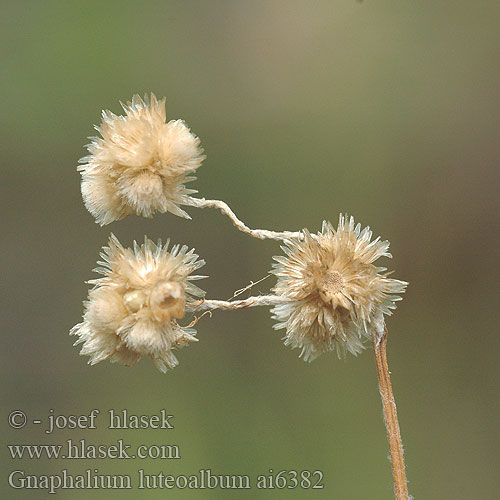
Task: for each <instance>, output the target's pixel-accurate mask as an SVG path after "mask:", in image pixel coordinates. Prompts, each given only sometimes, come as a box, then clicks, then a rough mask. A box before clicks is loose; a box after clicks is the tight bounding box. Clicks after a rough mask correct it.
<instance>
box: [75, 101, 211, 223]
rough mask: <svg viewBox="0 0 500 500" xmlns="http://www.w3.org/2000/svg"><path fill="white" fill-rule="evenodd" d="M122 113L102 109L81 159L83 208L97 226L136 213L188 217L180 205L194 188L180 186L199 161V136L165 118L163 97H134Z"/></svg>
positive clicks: (184, 126)
mask: <svg viewBox="0 0 500 500" xmlns="http://www.w3.org/2000/svg"><path fill="white" fill-rule="evenodd" d="M122 107H123V109H124V111H125V116H117V115H115V114H113V113H111V111H103V112H102V122H101V125H100V126H99V127H96V129H97V131H98V132H99V133H100V134H101V136H102V137H93V138H92V142H91V143H90V144H89V145H88V146H87V149H88V151H89V153H90V154H89V155H88V156H85V157H84V158H82V159H81V160H80V163H82V165H80V166H79V167H78V170H79V171H80V172H81V174H82V195H83V200H84V202H85V206H86V207H87V209H88V210H89V212H90V213H91V214H92V215H93V216H94V217H95V218H96V222H98V223H100V224H101V225H104V224H109V223H110V222H113V221H115V220H118V219H122V218H123V217H125V216H127V215H129V214H131V213H136V214H138V215H142V216H144V217H151V216H152V214H153V213H154V212H155V211H158V212H162V213H164V212H171V213H173V214H175V215H179V216H181V217H186V218H189V215H188V214H187V213H186V212H185V211H184V210H182V209H181V208H180V207H179V205H180V204H186V203H188V201H189V199H190V195H191V194H193V193H196V192H197V191H196V190H192V189H187V188H186V187H185V184H186V183H187V182H189V181H192V180H194V179H195V177H193V176H192V175H191V174H192V173H193V172H194V171H195V170H196V169H197V168H198V167H199V166H200V165H201V162H202V161H203V159H204V156H203V150H202V149H201V147H200V140H199V139H198V137H196V136H195V135H193V134H192V133H191V132H190V130H189V128H188V127H187V126H186V124H185V123H184V122H183V121H182V120H172V121H169V122H168V123H165V122H166V113H165V98H163V99H161V100H160V101H158V100H157V99H156V97H155V96H154V94H151V98H150V99H147V98H145V100H143V99H141V98H140V97H139V96H138V95H134V97H133V98H132V102H128V103H127V104H126V105H123V104H122Z"/></svg>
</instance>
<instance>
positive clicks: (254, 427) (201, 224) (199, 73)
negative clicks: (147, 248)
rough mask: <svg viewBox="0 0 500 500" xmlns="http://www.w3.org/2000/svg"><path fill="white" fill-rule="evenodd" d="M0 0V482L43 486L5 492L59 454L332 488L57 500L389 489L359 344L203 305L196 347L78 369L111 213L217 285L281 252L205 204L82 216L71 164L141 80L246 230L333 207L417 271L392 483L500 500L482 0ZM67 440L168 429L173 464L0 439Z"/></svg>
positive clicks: (206, 181) (342, 494)
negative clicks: (80, 420)
mask: <svg viewBox="0 0 500 500" xmlns="http://www.w3.org/2000/svg"><path fill="white" fill-rule="evenodd" d="M2 12H3V14H2V20H1V30H0V41H1V47H2V65H1V72H2V79H1V83H0V85H1V87H0V90H1V95H2V112H1V134H2V138H3V143H4V144H3V148H2V151H3V159H2V172H1V179H2V182H1V187H0V189H1V197H0V200H1V203H2V214H3V217H2V226H3V227H2V233H1V234H2V238H1V259H2V285H3V286H2V288H3V291H2V302H1V321H2V349H1V350H0V352H1V359H2V363H1V369H2V384H1V385H2V417H1V429H2V433H1V434H2V438H1V439H2V441H3V444H2V457H3V458H2V482H1V486H0V496H2V498H7V499H9V500H10V499H18V498H19V499H27V498H48V497H52V496H49V495H48V494H46V493H45V492H44V491H41V490H38V491H36V490H33V491H27V490H13V489H10V488H8V486H7V475H8V473H9V472H10V471H11V470H14V469H22V470H25V471H26V473H27V474H56V473H58V472H59V471H60V470H61V469H63V468H67V469H68V470H69V471H70V472H71V473H74V474H76V473H81V472H82V471H83V470H85V469H87V468H97V469H99V472H100V473H101V474H112V473H116V474H118V473H122V474H131V475H132V476H133V478H134V480H135V474H136V471H137V470H138V469H144V470H145V471H146V472H147V473H158V472H160V471H164V472H165V473H172V474H192V473H196V472H197V471H198V470H199V469H200V468H211V469H212V472H213V473H215V474H217V473H223V474H248V475H250V476H252V477H254V478H255V476H257V475H258V474H265V473H267V472H268V470H269V469H273V470H274V471H279V470H282V469H286V470H289V469H295V470H298V471H300V470H303V469H305V470H316V469H319V470H322V471H323V472H324V481H323V482H324V485H325V488H324V489H323V490H300V489H297V490H285V491H279V490H257V489H255V488H253V489H252V490H248V491H245V490H243V491H229V490H227V491H223V490H213V491H210V490H198V491H192V490H184V491H179V490H174V491H169V490H150V491H145V490H142V491H137V490H131V491H112V490H93V491H90V490H85V491H82V490H75V491H70V490H61V491H59V493H58V498H63V499H77V498H89V499H101V498H126V499H128V498H131V499H132V498H146V499H147V498H152V499H153V498H163V497H166V498H169V497H173V498H195V499H197V498H207V499H219V498H248V499H268V498H270V499H273V498H297V499H309V498H315V499H327V498H328V499H334V500H351V499H353V500H359V499H370V500H373V499H380V500H384V499H390V498H392V482H391V471H390V464H389V461H388V459H387V455H388V446H387V442H386V437H385V431H384V426H383V420H382V411H381V403H380V400H379V396H378V389H377V382H376V372H375V367H374V360H373V356H372V351H371V349H368V350H367V351H365V352H364V353H363V354H362V355H360V356H359V357H358V358H354V357H352V356H349V357H348V358H347V359H346V360H345V361H344V360H340V361H339V360H338V359H337V358H336V356H334V355H330V356H327V355H324V356H322V357H321V358H319V359H318V360H317V361H315V362H314V363H312V364H305V363H304V362H303V361H302V360H300V359H298V351H292V350H290V349H288V348H285V347H284V346H283V345H282V343H281V340H280V338H281V336H282V332H275V331H274V330H273V329H272V320H271V319H270V315H269V311H268V310H267V309H265V308H262V309H253V310H246V311H240V312H217V313H216V314H214V316H213V318H212V319H209V318H203V320H201V321H200V323H198V336H199V339H200V342H199V343H197V344H194V345H192V346H190V347H189V348H186V349H184V350H183V351H181V352H180V353H179V356H178V357H179V360H180V366H178V367H177V368H176V369H175V370H173V371H171V372H169V373H167V374H166V375H161V374H160V373H159V372H157V371H156V370H155V368H154V367H153V366H152V363H151V362H149V360H142V361H141V362H140V363H139V364H138V365H137V366H135V367H134V368H125V367H123V366H118V365H112V364H110V363H107V362H103V363H101V364H99V365H96V366H94V367H90V366H88V365H87V364H86V361H87V358H84V357H79V355H78V352H79V348H77V347H73V346H72V343H73V341H74V338H70V337H69V336H68V331H69V329H70V328H71V327H72V326H73V325H74V324H75V323H77V322H79V321H80V318H81V314H82V300H83V299H85V298H86V294H87V289H88V286H87V285H85V284H84V281H85V280H88V279H91V278H93V277H95V276H94V275H93V273H92V272H91V269H93V268H94V267H95V261H96V260H97V256H98V253H99V250H100V247H101V246H103V245H104V244H106V242H107V239H108V236H109V233H110V231H113V232H114V233H115V234H116V235H117V236H118V237H119V239H120V240H121V241H122V242H123V243H124V244H126V245H127V246H128V245H130V244H131V243H132V241H133V240H134V239H138V240H140V239H142V238H143V236H144V234H147V235H148V236H149V237H151V238H158V237H163V238H165V237H167V236H169V237H171V238H172V240H173V241H174V242H182V243H186V244H188V245H190V246H194V247H195V248H196V249H197V251H198V253H199V254H200V255H201V256H202V257H203V258H205V259H206V261H207V265H206V267H205V268H204V271H205V274H208V275H210V278H209V279H207V280H205V281H204V283H203V288H204V289H205V290H207V292H208V296H210V297H212V298H214V297H217V298H227V297H230V296H231V295H232V292H233V291H234V290H236V289H238V288H241V287H243V286H245V285H246V284H247V283H249V282H250V281H251V280H254V281H255V280H257V279H259V278H261V277H263V276H265V274H266V272H267V271H268V270H269V268H270V264H271V256H272V255H275V254H277V253H279V252H280V249H279V246H278V244H277V243H276V242H272V241H265V242H262V241H257V240H254V239H252V238H250V237H249V236H246V235H243V234H241V233H239V232H238V231H236V230H235V229H233V227H232V226H231V224H230V223H229V221H228V220H227V219H226V218H224V217H223V216H222V215H220V214H219V213H218V212H217V211H215V210H197V209H190V213H191V215H192V216H193V220H192V221H185V220H181V219H179V218H177V217H175V216H172V215H157V216H156V217H155V218H153V219H143V218H138V217H136V216H130V217H128V218H127V219H125V220H123V221H119V222H116V223H114V224H112V225H110V226H107V227H104V228H101V227H99V226H98V225H96V224H95V223H94V220H93V218H92V217H91V216H90V214H89V213H88V212H87V211H86V210H85V207H84V205H83V203H82V200H81V195H80V175H79V174H78V173H77V172H76V165H77V160H78V158H80V157H81V156H83V155H84V154H85V150H84V148H83V146H84V144H86V143H87V142H88V140H87V139H86V137H87V136H90V135H94V131H93V129H92V124H94V123H98V122H99V121H100V112H101V110H102V109H111V110H112V111H114V112H117V113H118V112H120V111H121V109H120V107H119V103H118V101H119V100H122V101H126V100H128V99H130V98H131V96H132V95H133V94H134V93H139V94H144V93H145V92H149V91H153V92H155V93H156V94H157V95H158V96H159V97H160V96H166V97H167V113H168V116H169V118H171V119H176V118H183V119H184V120H186V122H187V123H188V125H189V126H190V127H191V128H192V130H193V131H194V132H195V133H196V134H197V135H199V137H200V138H201V141H202V144H203V146H204V148H205V151H206V154H207V159H206V160H205V162H204V165H203V166H202V168H201V169H200V170H199V171H198V180H197V181H196V182H195V183H192V187H194V188H197V189H198V190H199V192H200V195H201V196H205V197H207V198H217V199H223V200H225V201H226V202H228V203H229V204H230V206H231V207H232V208H233V209H234V210H235V212H236V213H237V214H238V215H239V216H240V217H241V218H242V219H243V220H244V221H245V222H246V223H248V224H249V225H250V226H251V227H265V228H269V229H298V228H302V227H308V228H309V229H311V230H313V231H316V230H318V229H319V228H320V225H321V221H322V220H323V219H330V220H332V222H334V223H336V221H337V217H338V213H339V212H341V211H342V212H348V213H349V214H353V215H354V216H355V217H356V219H357V220H359V221H360V222H361V223H362V224H363V225H367V224H369V225H370V226H371V227H372V228H373V230H374V232H375V235H379V234H380V235H381V236H382V237H383V238H387V239H389V240H390V241H391V249H392V253H393V255H394V259H393V260H392V261H391V262H388V263H387V265H388V266H389V267H390V268H392V269H395V271H396V272H395V274H394V277H396V278H400V279H404V280H407V281H409V282H410V286H409V288H408V292H407V294H406V296H405V297H404V300H403V302H401V303H400V306H399V308H398V310H397V312H396V314H395V316H394V317H393V318H391V319H389V320H388V327H389V332H390V340H389V362H390V366H391V370H392V377H393V386H394V391H395V394H396V398H397V403H398V410H399V416H400V422H401V428H402V433H403V440H404V444H405V450H406V459H407V470H408V478H409V481H410V482H409V489H410V492H411V494H413V495H414V497H415V499H416V500H419V499H427V500H437V499H453V500H462V499H464V500H465V499H467V500H468V499H481V500H490V499H491V500H493V499H497V498H499V493H498V481H499V476H498V470H499V466H500V456H499V448H500V436H499V431H498V424H499V417H500V414H499V409H500V408H499V401H500V394H499V392H500V391H499V388H498V387H499V384H498V381H499V375H500V364H499V362H498V354H499V348H500V340H499V336H498V326H497V325H498V319H499V318H498V286H497V285H498V244H499V232H498V229H499V223H498V222H499V220H498V208H499V203H498V181H499V174H498V172H499V160H500V154H499V147H498V144H499V132H500V114H499V102H500V100H499V99H500V90H499V89H500V64H499V62H500V31H499V29H498V26H499V23H500V4H499V2H498V1H497V0H485V1H483V2H470V1H467V0H461V1H456V0H455V1H451V0H444V1H441V2H430V1H423V2H399V1H395V0H393V1H387V2H375V1H370V0H365V1H364V2H357V1H354V0H351V1H347V0H346V1H331V0H325V1H306V0H303V1H284V0H282V1H277V0H267V1H264V0H259V1H222V0H221V1H204V2H203V1H192V0H182V1H181V0H179V1H156V2H155V1H145V2H133V1H130V2H120V1H105V2H102V1H101V2H97V1H78V2H76V1H69V2H63V1H44V2H36V1H32V2H31V1H17V2H14V1H12V2H2ZM273 281H274V280H273V278H268V279H267V280H266V281H264V282H262V283H261V284H259V285H258V286H257V287H256V289H254V290H253V292H254V293H258V292H259V291H261V292H266V291H267V290H268V289H269V287H270V286H272V284H273ZM93 408H98V409H100V410H101V414H102V415H101V419H100V420H99V421H98V423H99V424H100V425H99V428H98V429H96V430H93V431H92V430H88V431H74V430H61V431H57V432H55V433H54V434H53V435H51V436H49V435H45V434H44V433H43V430H42V429H41V428H40V426H36V425H28V426H27V427H26V428H25V429H22V430H14V429H10V428H9V426H8V425H7V415H8V413H9V412H10V411H11V410H14V409H21V410H24V411H25V412H26V413H27V414H28V417H29V418H30V419H35V418H43V419H45V418H46V417H47V415H48V412H49V409H54V410H55V412H56V413H62V414H86V413H88V412H89V411H90V410H92V409H93ZM110 408H114V409H118V410H119V409H122V408H126V409H128V410H129V411H130V412H131V413H138V414H154V413H157V412H158V411H159V410H160V409H162V408H165V409H166V410H167V412H169V413H172V414H174V415H175V419H174V423H175V430H173V431H168V432H162V431H159V430H156V431H155V430H150V431H134V430H130V431H124V432H120V431H116V430H114V431H113V430H108V429H106V425H105V424H106V420H105V417H104V415H103V414H104V413H105V412H106V411H107V410H108V409H110ZM68 438H72V439H74V440H79V439H81V438H86V439H87V440H88V441H89V442H91V443H108V444H111V443H113V442H116V440H117V439H120V438H122V439H124V440H125V441H126V442H128V443H130V444H134V445H135V444H140V443H146V444H152V443H156V444H177V445H179V447H180V450H181V455H182V459H181V460H178V461H172V460H170V461H163V462H162V461H160V460H142V461H139V460H130V461H125V460H122V461H119V460H95V461H91V460H88V461H79V462H68V461H66V462H64V461H61V460H23V461H19V460H17V461H13V460H11V459H10V458H9V457H8V454H7V449H6V447H5V444H7V443H9V444H12V443H17V444H23V443H61V442H64V440H66V439H68Z"/></svg>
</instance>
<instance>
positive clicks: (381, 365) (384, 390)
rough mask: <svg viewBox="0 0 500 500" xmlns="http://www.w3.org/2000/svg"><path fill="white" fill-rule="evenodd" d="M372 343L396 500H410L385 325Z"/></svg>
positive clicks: (374, 335) (374, 333)
mask: <svg viewBox="0 0 500 500" xmlns="http://www.w3.org/2000/svg"><path fill="white" fill-rule="evenodd" d="M372 341H373V350H374V352H375V363H376V365H377V374H378V382H379V391H380V398H381V399H382V406H383V408H384V421H385V428H386V430H387V440H388V441H389V450H390V452H391V463H392V477H393V480H394V494H395V497H396V500H408V486H407V484H406V470H405V461H404V456H403V444H402V442H401V433H400V431H399V422H398V414H397V411H396V401H395V400H394V394H393V392H392V385H391V378H390V376H389V373H390V372H389V366H388V364H387V354H386V344H387V328H386V327H385V325H384V330H383V334H382V335H377V333H376V332H375V331H372Z"/></svg>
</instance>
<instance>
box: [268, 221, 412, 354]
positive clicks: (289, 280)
mask: <svg viewBox="0 0 500 500" xmlns="http://www.w3.org/2000/svg"><path fill="white" fill-rule="evenodd" d="M371 237H372V232H371V231H370V229H369V228H368V227H366V228H365V229H363V230H361V226H360V224H355V223H354V219H353V218H352V217H350V218H348V217H347V216H343V215H341V216H340V218H339V224H338V228H337V229H334V228H333V226H332V225H331V224H330V223H329V222H324V223H323V228H322V231H321V232H319V233H318V234H317V235H311V234H310V233H309V231H307V229H304V230H303V231H302V235H301V237H298V238H291V239H289V240H287V241H285V246H283V247H282V249H283V251H284V252H285V254H286V257H284V256H278V257H274V260H275V261H276V263H275V264H273V270H272V273H274V274H275V275H276V276H277V278H278V280H277V284H276V286H275V287H274V292H275V293H276V295H278V296H281V297H284V298H288V299H290V302H288V303H284V304H279V305H276V306H275V307H274V308H273V310H272V312H273V314H274V319H276V320H277V321H278V323H277V324H276V325H275V328H276V329H281V328H283V329H286V336H285V338H284V342H285V345H290V346H291V347H292V348H295V347H299V348H301V349H302V351H301V356H302V357H303V358H304V360H306V361H312V360H313V359H315V358H316V357H317V356H319V355H320V354H322V353H323V352H328V351H334V350H336V351H337V353H338V355H339V356H340V355H343V354H345V352H346V351H349V352H351V353H353V354H357V353H358V352H359V351H361V350H362V349H363V346H364V341H365V340H366V339H368V338H370V326H371V324H372V323H374V322H375V321H376V320H377V318H379V317H380V315H381V314H391V310H392V309H394V308H395V307H396V304H395V302H396V301H398V300H401V298H400V297H399V296H398V294H400V293H402V292H404V290H405V288H406V285H407V283H406V282H404V281H399V280H395V279H391V278H389V277H388V273H387V272H386V271H387V270H386V268H384V267H376V266H375V265H374V262H375V261H376V260H377V259H378V258H380V257H391V254H390V253H389V252H388V248H389V242H388V241H380V239H379V238H377V239H376V240H374V241H370V240H371Z"/></svg>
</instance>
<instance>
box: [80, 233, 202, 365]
mask: <svg viewBox="0 0 500 500" xmlns="http://www.w3.org/2000/svg"><path fill="white" fill-rule="evenodd" d="M168 245H169V242H168V241H167V243H166V244H165V245H163V246H162V245H161V242H158V244H157V245H155V244H154V243H153V242H152V241H151V240H148V239H147V238H145V241H144V244H143V245H141V246H139V245H137V244H136V243H135V242H134V249H130V248H124V247H123V246H122V245H121V244H120V242H119V241H118V240H117V239H116V237H115V236H114V235H111V237H110V240H109V246H108V247H105V248H104V249H103V250H104V251H103V252H102V253H101V257H102V258H103V262H98V264H100V265H101V267H99V268H97V269H95V271H97V272H99V273H100V274H103V275H104V277H102V278H98V279H95V280H92V281H90V282H89V283H91V284H93V285H95V286H94V288H93V289H92V290H90V292H89V296H88V301H86V302H85V312H84V316H83V322H82V323H79V324H78V325H76V326H74V327H73V329H72V330H71V334H73V335H77V336H78V337H79V338H78V340H77V342H76V343H77V344H79V343H83V347H82V350H81V352H80V354H82V355H87V356H90V360H89V363H91V364H95V363H98V362H99V361H103V360H105V359H109V360H110V361H111V362H119V363H122V364H124V365H127V366H130V365H133V364H135V363H136V362H137V361H138V360H139V359H140V358H141V357H142V356H145V357H149V358H151V359H152V360H153V362H154V364H155V365H156V366H157V368H158V369H159V370H160V371H162V372H164V371H166V370H167V368H173V367H174V366H176V365H177V363H178V362H177V359H176V357H175V355H174V353H173V351H175V350H176V349H179V348H181V347H183V346H185V345H187V344H189V343H190V342H193V341H196V340H197V339H196V337H195V336H194V335H195V334H196V331H195V330H193V329H192V328H186V327H181V326H180V325H179V324H178V323H177V319H181V318H183V317H184V311H185V306H186V305H188V304H189V303H190V302H192V301H193V300H195V299H199V298H201V297H203V296H204V292H203V290H201V289H200V288H198V287H197V286H195V285H193V284H192V283H191V281H193V280H197V279H201V278H204V276H197V275H192V274H191V273H193V272H194V271H195V270H197V269H199V268H200V267H202V266H203V265H204V264H205V262H204V261H203V260H198V255H196V254H195V253H194V251H193V250H189V251H188V247H187V246H185V245H184V246H182V247H180V246H179V245H175V246H173V247H172V248H171V249H170V250H168Z"/></svg>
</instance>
